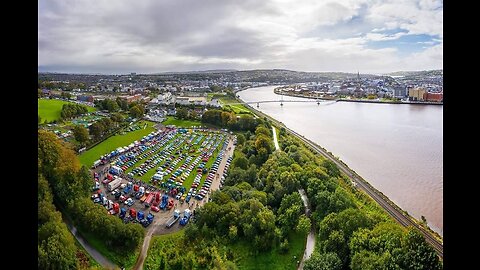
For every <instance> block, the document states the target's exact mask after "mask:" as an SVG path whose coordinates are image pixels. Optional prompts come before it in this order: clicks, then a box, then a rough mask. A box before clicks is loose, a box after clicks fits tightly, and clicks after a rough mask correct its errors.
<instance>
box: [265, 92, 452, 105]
mask: <svg viewBox="0 0 480 270" xmlns="http://www.w3.org/2000/svg"><path fill="white" fill-rule="evenodd" d="M273 92H274V93H275V94H277V95H284V96H289V97H297V98H307V99H319V100H335V101H341V102H360V103H383V104H413V105H443V102H428V101H394V100H378V99H354V98H337V97H333V96H328V97H312V96H309V95H305V94H301V93H290V92H281V93H280V91H279V90H278V88H275V89H274V90H273Z"/></svg>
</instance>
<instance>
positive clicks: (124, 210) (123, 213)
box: [118, 207, 127, 219]
mask: <svg viewBox="0 0 480 270" xmlns="http://www.w3.org/2000/svg"><path fill="white" fill-rule="evenodd" d="M126 214H127V209H125V208H123V207H122V208H121V209H120V215H118V216H119V217H120V218H121V219H123V218H124V217H125V215H126Z"/></svg>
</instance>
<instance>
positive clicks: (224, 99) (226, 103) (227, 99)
mask: <svg viewBox="0 0 480 270" xmlns="http://www.w3.org/2000/svg"><path fill="white" fill-rule="evenodd" d="M208 98H210V99H212V98H218V100H219V101H220V103H221V104H222V106H223V107H226V108H230V109H232V111H233V112H234V113H236V114H240V113H246V114H251V113H252V112H251V111H250V110H249V109H247V108H246V107H245V106H243V105H242V104H235V105H230V104H232V103H238V100H236V99H235V98H233V97H231V96H227V95H222V94H219V93H209V94H208Z"/></svg>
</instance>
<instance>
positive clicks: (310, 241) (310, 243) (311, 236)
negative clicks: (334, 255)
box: [272, 126, 315, 270]
mask: <svg viewBox="0 0 480 270" xmlns="http://www.w3.org/2000/svg"><path fill="white" fill-rule="evenodd" d="M272 132H273V142H274V143H275V150H278V151H281V150H280V146H279V145H278V139H277V132H276V130H275V127H274V126H272ZM298 193H300V197H301V198H302V201H303V205H304V206H305V215H306V216H307V217H309V216H310V213H311V212H312V210H311V209H310V202H309V201H308V198H307V194H305V190H303V189H299V190H298ZM314 248H315V227H314V226H313V225H312V227H311V228H310V232H309V233H308V235H307V244H306V246H305V251H304V252H303V258H302V260H301V261H300V264H299V265H298V269H299V270H301V269H303V265H304V263H305V260H307V259H308V258H310V256H311V255H312V253H313V250H314Z"/></svg>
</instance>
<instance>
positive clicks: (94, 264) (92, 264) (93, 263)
mask: <svg viewBox="0 0 480 270" xmlns="http://www.w3.org/2000/svg"><path fill="white" fill-rule="evenodd" d="M72 236H73V235H72ZM73 239H75V246H76V247H77V249H78V250H79V251H82V253H83V254H85V256H87V258H88V266H89V267H90V268H94V269H103V267H102V266H101V265H100V264H99V263H98V262H97V261H95V259H93V257H92V256H90V254H88V252H87V251H86V250H85V249H84V248H83V246H82V245H81V244H80V242H78V240H77V238H75V236H73Z"/></svg>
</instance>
